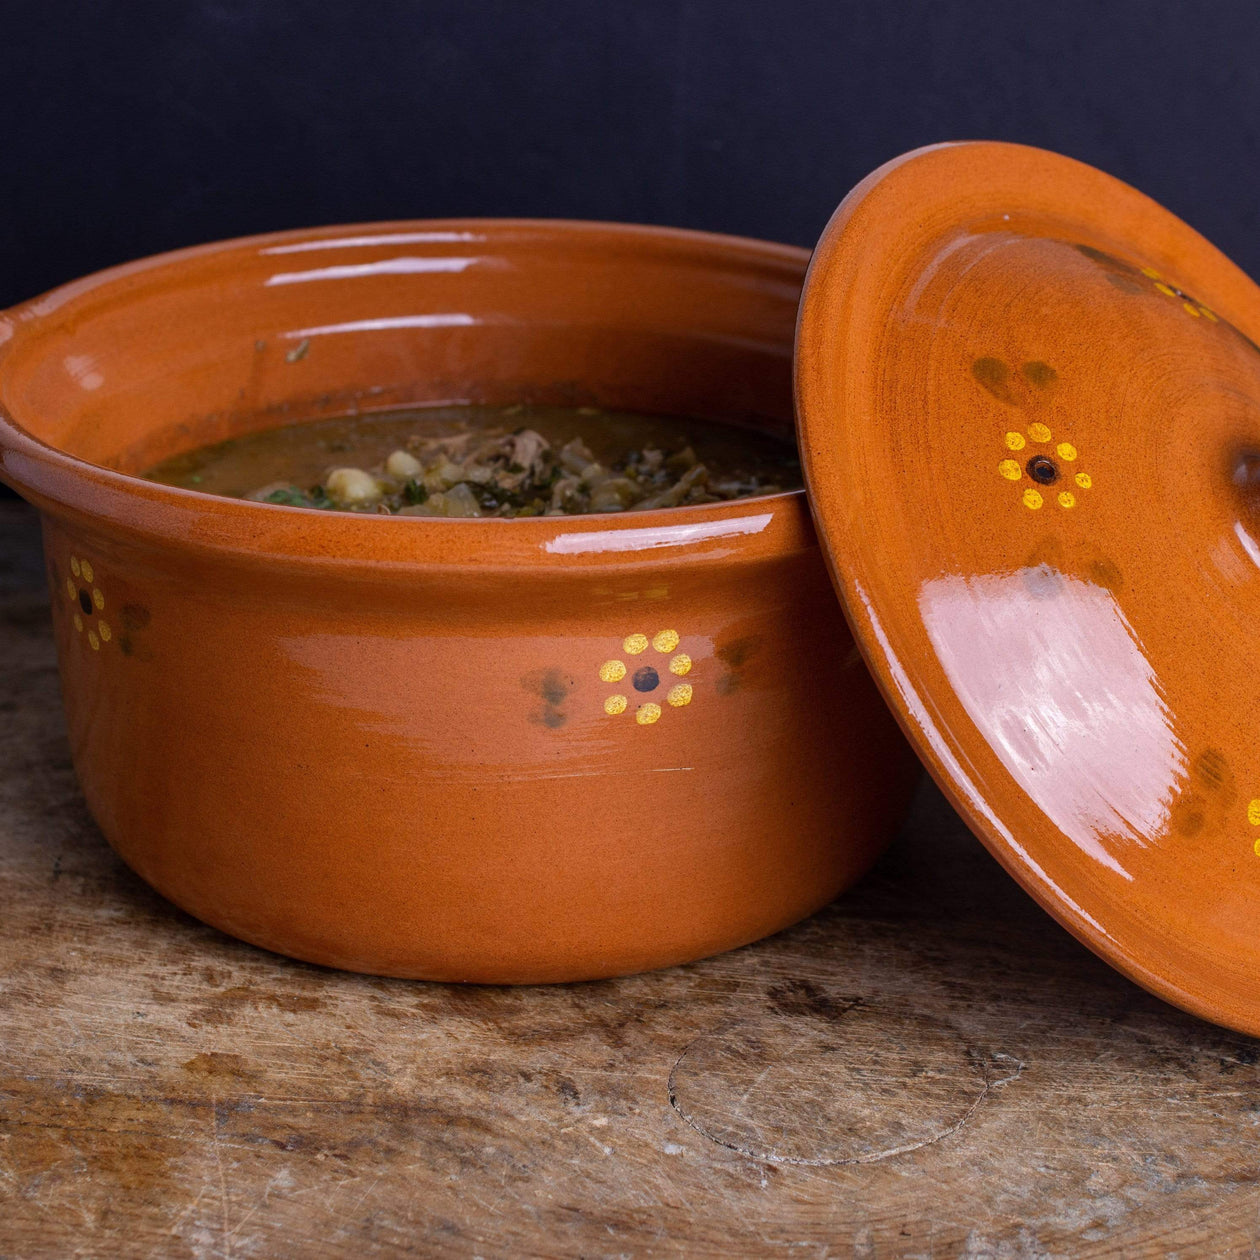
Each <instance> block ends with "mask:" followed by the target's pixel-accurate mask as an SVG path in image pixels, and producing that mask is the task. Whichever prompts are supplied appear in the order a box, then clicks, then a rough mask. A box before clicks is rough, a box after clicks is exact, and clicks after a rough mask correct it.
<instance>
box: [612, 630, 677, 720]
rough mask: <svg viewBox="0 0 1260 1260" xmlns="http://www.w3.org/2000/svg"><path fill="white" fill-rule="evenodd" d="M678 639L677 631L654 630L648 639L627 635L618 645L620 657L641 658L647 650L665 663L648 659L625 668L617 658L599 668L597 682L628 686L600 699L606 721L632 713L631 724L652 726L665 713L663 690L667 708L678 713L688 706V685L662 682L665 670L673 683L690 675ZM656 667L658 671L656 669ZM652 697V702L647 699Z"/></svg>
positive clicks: (637, 635) (636, 635) (638, 635)
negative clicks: (632, 722) (602, 699)
mask: <svg viewBox="0 0 1260 1260" xmlns="http://www.w3.org/2000/svg"><path fill="white" fill-rule="evenodd" d="M680 642H681V636H680V635H679V633H678V631H677V630H658V631H657V632H656V633H655V634H654V635H652V637H651V638H650V639H649V638H648V636H647V635H646V634H628V635H626V637H625V638H624V639H623V640H622V641H621V652H622V656H631V657H633V656H642V655H643V654H644V653H645V652H647V651H648V649H649V648H651V649H652V651H653V652H655V653H657V654H658V655H659V656H661V657H665V658H668V659H667V660H661V661H656V660H654V659H652V658H649V659H648V660H646V661H644V662H642V663H639V664H637V665H635V664H634V663H631V664H629V665H628V664H627V663H626V661H624V660H623V659H622V658H621V657H610V658H609V659H608V660H606V661H604V662H603V664H602V665H600V667H599V680H600V682H603V683H609V684H611V685H613V686H619V685H624V684H626V683H627V681H628V683H629V686H628V687H626V688H625V689H619V690H617V691H614V692H612V693H611V694H610V695H608V696H605V697H604V712H605V713H607V714H608V716H609V717H620V716H621V715H622V714H623V713H627V712H633V713H634V720H635V722H636V723H637V724H638V725H639V726H653V725H655V724H656V723H657V722H659V721H660V720H661V716H662V714H663V713H664V712H665V710H664V709H663V708H662V707H661V705H660V703H659V702H658V701H659V700H660V698H661V697H660V695H659V694H658V693H659V690H660V688H661V687H663V686H664V687H667V688H668V689H667V690H666V692H665V694H664V701H665V704H666V705H667V706H669V707H670V708H674V709H682V708H685V707H686V706H687V705H689V704H690V703H691V699H692V696H693V695H694V694H695V693H694V688H693V687H692V684H691V683H689V682H674V683H673V684H672V685H670V684H669V683H667V682H665V681H663V680H662V677H661V673H662V670H667V671H668V673H669V674H672V675H673V676H674V678H675V679H680V678H684V677H686V676H687V675H688V674H690V673H691V668H692V660H691V657H690V656H689V655H688V654H687V653H686V652H679V651H678V650H677V648H678V645H679V643H680ZM658 666H659V668H658ZM632 693H637V694H632ZM650 697H655V698H650Z"/></svg>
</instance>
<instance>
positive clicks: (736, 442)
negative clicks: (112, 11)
mask: <svg viewBox="0 0 1260 1260" xmlns="http://www.w3.org/2000/svg"><path fill="white" fill-rule="evenodd" d="M534 434H536V435H537V439H535V438H534V437H533V436H532V435H534ZM522 435H525V436H522ZM403 454H405V455H406V458H401V459H400V458H399V456H400V455H403ZM518 458H519V460H521V461H524V462H517V461H518ZM334 470H341V471H340V472H335V471H334ZM145 476H146V477H148V478H150V479H151V480H154V481H160V482H164V483H165V484H167V485H173V486H181V487H184V488H186V489H194V490H200V491H203V492H205V493H208V494H220V495H228V496H232V497H235V498H252V499H257V500H260V501H264V502H274V503H281V504H285V505H288V506H298V507H312V508H323V509H332V510H348V511H360V512H363V511H366V512H376V513H382V514H390V515H392V514H395V513H397V514H401V515H416V516H470V515H481V516H536V515H568V514H575V513H586V512H607V511H621V510H646V509H651V508H657V507H669V506H685V505H693V504H697V503H711V502H718V501H722V500H726V499H735V498H745V497H748V496H750V495H756V494H768V493H775V492H777V491H780V490H793V489H798V488H799V487H800V485H801V472H800V462H799V459H798V457H797V452H796V447H795V445H794V444H792V443H791V442H790V441H785V440H783V439H781V438H777V437H773V436H770V435H768V434H765V433H760V432H756V431H753V430H748V429H742V428H736V427H734V426H731V425H724V424H720V423H716V422H713V421H705V420H684V419H678V418H674V417H664V416H649V415H640V414H636V413H631V412H616V411H598V410H595V409H592V408H569V407H534V406H529V407H526V406H514V407H483V406H456V407H434V408H424V409H420V410H408V411H388V412H376V413H371V414H368V415H359V416H341V417H337V418H334V419H328V420H317V421H310V422H307V423H303V424H295V425H289V426H286V427H283V428H277V429H267V430H263V431H261V432H258V433H252V434H248V435H246V436H244V437H240V438H234V439H232V440H230V441H227V442H222V443H218V444H216V445H214V446H207V447H202V448H199V449H197V450H194V451H189V452H186V453H185V454H182V455H177V456H175V457H174V458H172V459H169V460H166V461H165V462H163V463H161V464H159V465H157V466H156V467H155V468H152V469H150V470H149V471H148V472H147V473H145Z"/></svg>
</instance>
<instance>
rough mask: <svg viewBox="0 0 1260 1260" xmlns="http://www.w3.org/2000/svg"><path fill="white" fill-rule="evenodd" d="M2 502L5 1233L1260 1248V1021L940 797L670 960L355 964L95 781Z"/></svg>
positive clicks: (1141, 1251)
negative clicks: (110, 814) (226, 882)
mask: <svg viewBox="0 0 1260 1260" xmlns="http://www.w3.org/2000/svg"><path fill="white" fill-rule="evenodd" d="M42 582H43V575H42V568H41V563H40V561H39V558H38V554H37V536H36V531H35V530H34V527H33V519H32V517H31V515H30V514H29V513H28V512H27V511H26V509H25V508H22V507H20V506H18V505H14V504H12V503H3V504H0V889H2V894H0V1254H3V1255H6V1256H22V1257H26V1256H71V1255H74V1256H79V1255H82V1256H195V1257H206V1258H209V1257H249V1256H260V1257H272V1256H313V1257H328V1256H356V1257H358V1256H394V1255H413V1254H414V1255H437V1254H441V1255H448V1254H449V1255H455V1256H478V1255H479V1256H486V1257H490V1256H508V1255H510V1256H533V1255H540V1256H564V1257H569V1256H573V1257H576V1256H587V1257H594V1256H669V1255H686V1256H699V1257H704V1256H732V1255H754V1256H771V1257H773V1256H783V1257H824V1256H906V1257H912V1256H954V1255H966V1256H994V1257H1014V1256H1043V1255H1074V1256H1104V1255H1106V1256H1137V1255H1143V1256H1145V1255H1150V1256H1166V1255H1202V1254H1217V1255H1220V1254H1252V1252H1253V1250H1254V1243H1255V1239H1256V1235H1257V1232H1258V1230H1260V1194H1258V1193H1257V1185H1256V1182H1257V1158H1258V1156H1257V1145H1258V1143H1257V1136H1258V1126H1260V1064H1258V1062H1257V1061H1258V1059H1260V1055H1258V1046H1257V1043H1254V1042H1252V1041H1250V1040H1248V1039H1246V1038H1242V1037H1238V1036H1235V1035H1233V1034H1231V1033H1228V1032H1224V1031H1221V1030H1219V1029H1214V1028H1212V1027H1210V1026H1208V1025H1206V1024H1203V1023H1200V1022H1198V1021H1196V1020H1194V1019H1192V1018H1190V1017H1189V1016H1185V1015H1182V1014H1180V1013H1178V1012H1177V1011H1174V1010H1172V1009H1171V1008H1169V1007H1166V1006H1164V1005H1162V1004H1161V1003H1160V1002H1158V1001H1156V1000H1155V999H1154V998H1151V997H1148V996H1147V995H1146V994H1144V993H1143V992H1141V991H1140V990H1138V989H1137V988H1135V987H1133V986H1132V985H1130V984H1129V983H1128V982H1127V981H1125V980H1123V979H1121V978H1120V977H1119V976H1117V975H1115V974H1113V973H1112V972H1111V971H1109V970H1108V969H1107V968H1106V967H1105V966H1104V965H1103V964H1102V963H1101V962H1099V961H1098V960H1096V959H1095V958H1094V957H1093V956H1092V955H1091V954H1089V953H1088V952H1086V951H1085V950H1084V949H1083V948H1082V947H1080V946H1078V945H1077V944H1076V943H1075V942H1074V941H1073V940H1071V939H1070V938H1069V937H1068V936H1067V935H1066V934H1065V933H1063V932H1062V931H1061V930H1060V929H1059V928H1058V927H1056V926H1055V925H1054V924H1053V923H1052V922H1051V921H1050V920H1049V919H1047V918H1046V917H1045V916H1044V915H1043V914H1042V913H1041V912H1040V911H1038V910H1037V909H1036V908H1035V907H1034V906H1033V905H1032V904H1031V903H1030V902H1029V901H1028V900H1027V899H1026V898H1025V897H1024V895H1023V894H1022V893H1020V892H1019V890H1018V889H1016V888H1015V886H1014V885H1013V884H1012V883H1011V882H1010V881H1009V880H1008V879H1007V878H1006V877H1005V876H1004V875H1003V874H1002V872H1001V871H1000V870H999V869H998V867H997V866H996V864H995V863H993V862H992V861H991V860H990V859H989V858H988V857H987V856H986V855H985V854H984V852H983V851H982V850H981V849H980V847H979V845H978V844H977V843H976V842H975V841H974V840H972V839H971V838H970V836H969V835H968V834H967V833H966V832H965V831H964V829H963V828H962V827H961V825H960V824H959V823H958V822H957V821H956V820H955V819H954V817H953V816H952V815H951V814H950V813H949V811H948V810H947V809H946V808H945V806H944V805H943V803H942V801H941V799H940V797H939V796H938V795H937V794H936V793H935V791H933V790H931V789H927V788H925V789H924V791H922V792H921V793H920V796H919V799H918V801H917V803H916V806H915V810H914V813H913V815H912V818H911V820H910V822H909V824H908V825H907V827H906V829H905V832H904V834H903V835H902V837H901V839H900V840H899V841H898V843H897V844H896V845H895V847H894V848H893V850H892V851H891V852H890V853H889V854H888V856H887V858H886V859H885V860H884V861H883V862H882V863H881V865H880V866H879V868H878V869H877V870H876V872H875V873H874V874H873V875H872V876H871V877H869V878H868V879H867V880H866V881H865V883H864V884H863V885H862V886H861V887H860V888H858V889H857V890H856V891H854V892H853V893H852V894H850V895H849V896H847V897H845V898H843V899H841V900H840V901H839V902H838V903H837V904H835V905H833V906H832V907H831V908H830V909H828V910H827V911H825V912H824V913H822V914H820V915H818V916H817V917H816V918H814V919H813V920H812V921H810V922H808V923H805V924H802V925H801V926H799V927H797V928H795V929H793V930H792V931H789V932H785V933H783V934H782V935H780V936H778V937H776V938H774V939H772V940H769V941H765V942H763V943H761V944H759V945H756V946H752V947H750V948H747V949H743V950H739V951H737V952H735V953H732V954H728V955H725V956H723V957H720V958H714V959H710V960H709V961H707V962H703V963H699V964H696V965H694V966H690V967H680V968H676V969H674V970H672V971H667V972H662V973H658V974H655V975H645V976H636V977H632V978H630V979H625V980H618V981H613V982H606V983H599V984H587V985H576V986H571V987H566V988H532V989H487V988H457V987H449V986H441V985H428V984H417V983H409V982H404V981H396V980H378V979H373V978H370V977H363V976H351V975H340V974H336V973H332V972H327V971H322V970H319V969H317V968H314V967H308V966H302V965H299V964H295V963H290V962H286V961H285V960H283V959H281V958H277V957H274V956H272V955H269V954H265V953H262V952H260V951H258V950H255V949H251V948H250V947H248V946H245V945H241V944H238V943H236V942H234V941H232V940H229V939H227V938H226V937H224V936H221V935H219V934H218V933H217V932H215V931H212V930H211V929H209V928H206V927H204V926H202V925H200V924H198V923H196V922H194V921H193V920H191V919H189V918H188V917H187V916H185V915H183V914H181V913H180V912H179V911H177V910H175V909H174V908H172V907H171V906H170V905H168V904H166V903H165V902H163V901H162V900H161V899H160V898H158V897H157V896H156V895H155V894H153V893H151V892H149V891H148V890H147V888H146V887H145V886H144V885H142V884H141V883H140V882H139V880H137V879H136V878H135V877H133V876H132V875H131V874H130V873H129V872H128V871H127V870H126V869H125V868H124V867H123V866H122V865H121V863H120V862H119V861H118V860H117V859H116V858H115V857H114V856H113V854H112V853H111V852H110V851H109V849H107V848H106V846H105V844H104V843H103V841H102V840H101V838H100V836H99V834H98V832H97V831H96V830H95V828H94V826H93V824H92V823H91V821H90V819H89V818H88V817H87V814H86V812H85V810H84V807H83V804H82V801H81V798H80V796H79V793H78V791H77V789H76V787H75V783H74V778H73V774H72V772H71V769H70V765H69V761H68V755H67V749H66V744H65V737H64V731H63V726H62V721H61V715H60V709H59V700H58V694H57V681H56V674H55V667H54V661H53V651H52V645H51V641H50V636H49V629H48V614H47V601H46V597H45V594H44V591H43V588H42Z"/></svg>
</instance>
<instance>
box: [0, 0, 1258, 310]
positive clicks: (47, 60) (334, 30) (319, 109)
mask: <svg viewBox="0 0 1260 1260" xmlns="http://www.w3.org/2000/svg"><path fill="white" fill-rule="evenodd" d="M962 137H966V138H975V137H986V138H1002V139H1012V140H1020V141H1024V142H1027V143H1030V144H1037V145H1042V146H1045V147H1048V148H1053V149H1058V150H1061V151H1063V152H1066V153H1069V154H1072V155H1073V156H1075V157H1079V158H1082V159H1084V160H1085V161H1088V162H1092V163H1094V164H1096V165H1099V166H1102V167H1104V168H1106V169H1108V170H1110V171H1112V172H1113V173H1115V174H1117V175H1120V176H1121V177H1123V178H1125V179H1127V180H1129V181H1130V182H1132V183H1134V184H1136V185H1137V186H1138V187H1139V188H1142V189H1143V190H1145V191H1146V192H1149V193H1150V194H1152V195H1153V196H1155V197H1156V198H1158V199H1159V200H1161V201H1163V202H1164V203H1165V204H1167V205H1168V206H1170V207H1171V208H1173V209H1174V210H1176V211H1177V212H1178V213H1180V214H1181V215H1182V216H1183V217H1185V218H1187V219H1189V220H1190V222H1191V223H1193V224H1194V225H1195V226H1196V227H1198V228H1199V229H1200V230H1201V231H1203V232H1204V233H1205V234H1206V235H1207V236H1208V237H1210V238H1211V239H1213V240H1214V241H1216V243H1217V244H1219V245H1220V246H1221V247H1222V248H1224V249H1225V250H1226V251H1227V252H1229V253H1230V254H1232V255H1233V256H1234V257H1235V258H1236V259H1237V261H1238V262H1239V263H1241V264H1242V265H1243V266H1244V267H1246V268H1247V269H1248V270H1250V271H1251V272H1252V273H1253V274H1256V273H1257V272H1260V237H1258V236H1257V233H1256V227H1257V221H1258V217H1260V216H1258V210H1260V204H1258V202H1260V167H1258V165H1257V157H1258V153H1257V148H1258V139H1260V3H1257V2H1256V0H1247V3H1235V2H1233V0H1188V2H1185V3H1168V2H1167V0H1164V2H1160V0H1140V2H1139V0H1119V2H1113V0H1058V2H1057V3H1038V4H1030V3H1020V2H1019V0H1008V2H1007V3H988V2H986V3H957V4H951V3H949V2H948V0H883V2H882V3H881V2H879V0H861V2H860V3H842V2H840V0H779V2H777V3H776V2H773V0H764V2H763V0H755V2H754V0H726V2H722V0H686V2H684V0H675V2H673V3H668V2H666V0H513V2H511V3H507V2H503V3H494V2H487V0H462V2H460V0H410V2H406V3H404V2H400V0H358V2H357V3H356V2H355V0H339V2H337V3H332V2H326V3H318V2H316V0H306V2H301V0H213V2H211V0H156V2H154V0H78V2H68V0H60V2H59V0H45V2H44V3H41V4H31V3H27V2H26V0H20V2H17V3H15V2H14V0H4V2H3V3H0V306H5V305H8V304H9V303H11V302H13V301H16V300H17V299H19V298H23V297H28V296H31V295H33V294H35V293H37V292H39V291H41V290H43V289H46V288H48V287H50V286H52V285H54V284H56V283H59V282H60V281H63V280H66V279H69V278H71V277H73V276H76V275H79V274H81V273H83V272H86V271H90V270H94V269H96V268H98V267H102V266H106V265H108V264H110V263H114V262H119V261H122V260H124V259H127V258H131V257H135V256H137V255H141V254H146V253H151V252H154V251H156V250H161V249H168V248H172V247H175V246H179V245H184V244H190V243H193V242H196V241H202V240H208V239H212V238H215V237H221V236H230V235H237V234H240V233H246V232H257V231H265V230H269V229H273V228H283V227H295V226H304V225H311V224H318V223H330V222H349V221H354V220H366V219H377V218H395V217H417V216H419V217H423V216H444V215H465V214H477V215H506V214H521V215H557V216H566V217H589V218H606V219H622V220H632V221H640V222H652V223H672V224H679V225H684V226H693V227H701V228H710V229H717V230H722V231H730V232H740V233H746V234H749V235H754V236H763V237H769V238H773V239H779V240H785V241H793V242H798V243H802V244H808V243H809V242H811V241H812V240H813V238H814V237H815V235H816V234H817V233H818V231H819V229H820V228H821V227H822V225H823V224H824V223H825V221H826V219H827V216H828V215H829V214H830V212H831V210H832V208H833V207H834V205H835V203H836V202H837V201H838V200H839V199H840V197H841V196H842V195H843V194H844V192H845V190H846V189H847V188H848V187H849V186H850V185H851V184H853V183H854V182H855V181H856V180H857V179H859V178H860V177H861V176H862V175H863V174H865V173H866V172H867V171H868V170H870V169H871V168H872V167H874V166H876V165H878V164H879V163H880V162H882V161H884V160H885V159H886V158H888V157H891V156H892V155H894V154H896V153H898V152H899V151H901V150H904V149H908V148H912V147H915V146H918V145H921V144H926V143H930V142H932V141H935V140H941V139H950V138H962Z"/></svg>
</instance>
